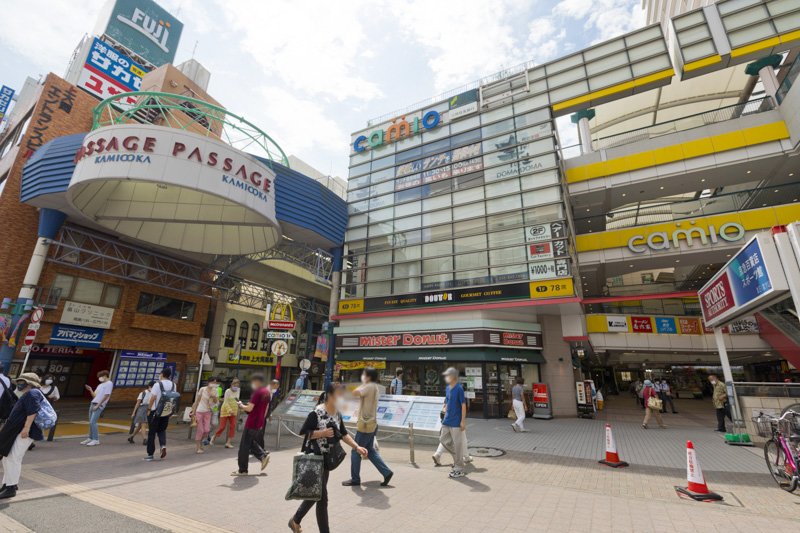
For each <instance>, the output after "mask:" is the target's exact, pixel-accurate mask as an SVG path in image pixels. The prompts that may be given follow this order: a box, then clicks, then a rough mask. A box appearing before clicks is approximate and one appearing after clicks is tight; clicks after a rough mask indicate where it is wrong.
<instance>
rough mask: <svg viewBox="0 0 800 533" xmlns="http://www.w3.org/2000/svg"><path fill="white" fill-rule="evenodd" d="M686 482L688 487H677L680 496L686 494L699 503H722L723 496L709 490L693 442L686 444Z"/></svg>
mask: <svg viewBox="0 0 800 533" xmlns="http://www.w3.org/2000/svg"><path fill="white" fill-rule="evenodd" d="M686 481H687V487H686V488H684V487H675V490H676V491H678V493H680V494H684V495H686V496H688V497H690V498H692V499H693V500H696V501H698V502H718V501H722V496H720V495H719V494H716V493H714V492H711V491H710V490H708V485H707V484H706V478H705V477H703V471H702V470H701V469H700V463H699V462H698V461H697V455H696V454H695V452H694V445H693V444H692V441H687V442H686Z"/></svg>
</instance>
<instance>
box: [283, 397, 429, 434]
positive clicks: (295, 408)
mask: <svg viewBox="0 0 800 533" xmlns="http://www.w3.org/2000/svg"><path fill="white" fill-rule="evenodd" d="M321 394H322V392H321V391H312V390H299V389H296V390H292V391H289V394H288V395H287V396H286V398H284V399H283V401H282V402H281V403H280V404H279V405H278V407H277V408H276V409H275V415H276V416H278V417H281V418H287V419H294V420H305V418H306V417H307V416H308V413H309V412H311V411H312V410H313V409H314V407H315V406H316V405H317V402H318V401H319V397H320V395H321ZM443 405H444V397H442V396H406V395H400V394H394V395H392V394H383V395H381V396H380V398H378V414H377V419H378V427H381V428H384V429H387V428H393V429H408V426H409V424H410V423H413V424H414V431H417V430H420V431H430V432H434V433H438V432H439V429H441V427H442V422H441V419H440V418H439V413H441V411H442V406H443ZM358 406H359V400H358V398H349V399H348V400H347V402H346V406H345V408H344V409H343V410H342V420H343V421H344V423H345V424H346V425H348V426H355V424H356V422H357V420H358Z"/></svg>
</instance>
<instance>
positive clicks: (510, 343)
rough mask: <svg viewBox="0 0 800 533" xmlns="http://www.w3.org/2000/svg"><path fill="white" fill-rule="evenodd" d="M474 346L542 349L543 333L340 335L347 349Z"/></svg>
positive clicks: (339, 344) (478, 331)
mask: <svg viewBox="0 0 800 533" xmlns="http://www.w3.org/2000/svg"><path fill="white" fill-rule="evenodd" d="M473 346H493V347H499V348H503V347H505V348H526V349H541V348H542V334H541V333H536V332H529V331H501V330H490V329H475V330H446V331H415V332H406V333H369V334H361V335H337V336H336V347H337V348H343V349H375V348H457V347H473Z"/></svg>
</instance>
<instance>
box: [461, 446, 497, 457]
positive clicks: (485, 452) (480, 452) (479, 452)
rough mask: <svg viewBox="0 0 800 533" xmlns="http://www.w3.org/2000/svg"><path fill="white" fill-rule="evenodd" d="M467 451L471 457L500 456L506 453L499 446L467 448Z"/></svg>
mask: <svg viewBox="0 0 800 533" xmlns="http://www.w3.org/2000/svg"><path fill="white" fill-rule="evenodd" d="M468 452H469V454H470V455H472V456H473V457H502V456H503V455H505V454H506V452H505V450H501V449H500V448H484V447H483V446H479V447H476V448H468Z"/></svg>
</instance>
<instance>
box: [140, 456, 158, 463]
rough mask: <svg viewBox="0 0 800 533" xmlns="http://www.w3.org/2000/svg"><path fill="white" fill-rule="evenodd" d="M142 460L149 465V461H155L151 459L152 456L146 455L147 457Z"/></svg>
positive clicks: (153, 458)
mask: <svg viewBox="0 0 800 533" xmlns="http://www.w3.org/2000/svg"><path fill="white" fill-rule="evenodd" d="M143 460H144V461H147V462H148V463H149V462H150V461H155V460H156V458H155V457H153V456H152V455H147V456H145V458H144V459H143Z"/></svg>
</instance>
